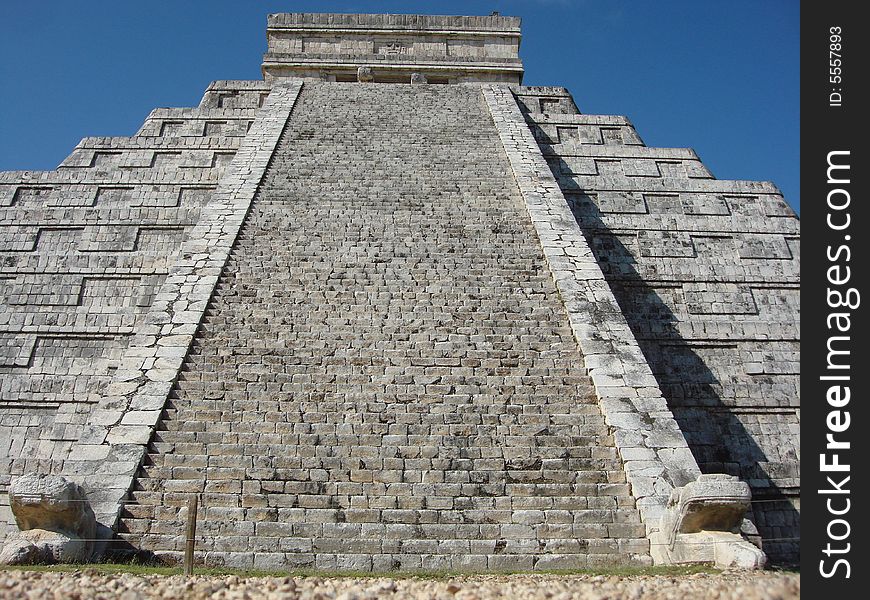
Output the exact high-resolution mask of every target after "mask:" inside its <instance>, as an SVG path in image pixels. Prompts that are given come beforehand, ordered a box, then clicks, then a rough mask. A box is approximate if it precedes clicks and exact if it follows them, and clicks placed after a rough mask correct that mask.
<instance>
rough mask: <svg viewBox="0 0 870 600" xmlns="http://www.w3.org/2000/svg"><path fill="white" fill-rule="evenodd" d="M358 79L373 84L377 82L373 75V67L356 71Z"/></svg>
mask: <svg viewBox="0 0 870 600" xmlns="http://www.w3.org/2000/svg"><path fill="white" fill-rule="evenodd" d="M356 79H357V81H362V82H371V81H374V80H375V76H374V74H373V73H372V68H371V67H359V68H358V69H357V70H356Z"/></svg>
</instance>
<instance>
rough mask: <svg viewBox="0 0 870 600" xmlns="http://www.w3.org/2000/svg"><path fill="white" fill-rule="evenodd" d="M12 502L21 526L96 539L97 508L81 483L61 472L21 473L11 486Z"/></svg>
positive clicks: (14, 512) (10, 502) (16, 520)
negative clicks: (64, 476) (95, 508)
mask: <svg viewBox="0 0 870 600" xmlns="http://www.w3.org/2000/svg"><path fill="white" fill-rule="evenodd" d="M9 504H10V506H11V507H12V513H13V514H14V515H15V522H16V523H17V525H18V529H20V530H21V531H26V530H28V529H46V530H49V531H67V532H70V533H71V534H74V535H77V536H79V537H81V538H85V539H91V540H92V539H93V538H94V535H95V527H96V522H95V520H94V511H93V510H91V507H90V504H89V503H88V499H87V497H86V496H85V493H84V490H82V488H81V486H79V485H78V484H76V483H73V482H71V481H67V480H66V479H64V478H63V477H60V476H58V475H43V474H38V475H35V474H33V475H21V476H19V477H15V478H13V479H12V482H11V484H10V485H9Z"/></svg>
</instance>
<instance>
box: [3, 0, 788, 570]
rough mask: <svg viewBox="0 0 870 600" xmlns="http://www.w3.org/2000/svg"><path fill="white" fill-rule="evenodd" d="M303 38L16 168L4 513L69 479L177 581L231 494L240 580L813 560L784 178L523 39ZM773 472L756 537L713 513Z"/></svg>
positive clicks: (308, 24) (455, 21)
mask: <svg viewBox="0 0 870 600" xmlns="http://www.w3.org/2000/svg"><path fill="white" fill-rule="evenodd" d="M267 37H268V52H267V53H266V55H265V57H264V62H263V67H262V68H263V80H261V81H217V82H214V83H212V84H211V85H210V86H209V88H208V90H206V93H205V95H204V97H203V99H202V102H201V103H200V105H199V106H198V107H195V108H178V109H157V110H155V111H153V112H152V113H151V114H150V115H149V116H148V118H147V119H146V121H145V123H144V124H143V125H142V127H141V128H140V130H139V131H138V132H137V134H136V135H134V136H132V137H117V138H85V139H83V140H82V141H81V142H80V143H79V145H78V146H77V147H76V148H75V149H74V150H73V152H72V154H71V155H70V156H69V157H68V158H67V159H66V160H64V162H63V163H62V164H61V165H60V166H59V167H58V169H57V170H55V171H50V172H33V171H25V172H4V173H0V204H2V217H0V218H2V223H0V225H2V228H0V258H2V266H0V269H2V270H0V300H2V302H3V312H2V314H3V320H2V327H3V329H2V332H0V351H2V355H0V452H2V455H0V456H2V461H0V490H4V491H5V489H6V488H7V487H8V485H9V482H10V479H11V478H13V477H15V476H16V475H20V474H24V473H54V474H59V475H63V476H64V477H66V478H68V479H70V480H73V481H75V482H77V483H79V484H81V485H82V487H83V488H84V490H85V491H86V492H87V495H88V498H89V501H90V502H91V504H92V506H93V508H94V511H95V513H96V515H97V519H98V521H99V522H100V523H102V524H103V525H105V526H106V527H108V528H112V529H113V530H114V531H115V533H116V534H117V537H118V539H119V540H120V541H121V542H122V544H123V545H125V546H126V547H128V548H134V549H137V550H147V551H152V552H155V553H157V554H161V555H165V556H168V557H178V556H179V555H180V553H181V551H182V550H183V547H184V543H185V537H184V522H185V519H186V510H187V509H186V506H187V501H188V498H189V497H190V496H191V495H192V494H195V495H197V497H198V498H199V502H200V513H199V518H198V521H199V522H198V529H197V534H198V536H197V552H198V556H199V557H200V559H201V560H203V561H204V562H206V563H208V564H214V565H226V566H234V567H246V568H253V567H256V568H270V569H271V568H277V569H280V568H286V567H316V568H327V569H355V570H356V569H363V570H387V569H420V568H424V569H442V568H447V569H470V570H501V569H511V570H517V569H519V570H532V569H568V568H584V567H595V566H599V565H606V564H638V565H644V564H650V563H652V562H657V563H663V562H664V563H666V562H691V561H693V560H696V561H708V560H712V559H711V558H710V557H711V556H713V553H714V552H721V550H717V549H716V548H719V547H726V546H727V544H726V543H725V542H721V543H720V542H711V541H709V539H708V537H709V536H708V537H707V538H703V543H702V542H700V541H691V540H700V539H701V538H688V537H685V536H687V535H689V536H691V535H696V536H697V535H707V534H706V533H703V532H706V531H707V530H708V529H709V530H713V532H714V533H715V535H719V534H720V533H721V535H730V536H732V537H734V538H739V536H738V535H737V534H736V532H737V530H738V529H740V530H741V531H742V533H743V534H744V535H748V537H749V538H750V539H752V540H753V541H755V542H756V543H759V544H760V545H761V546H762V548H763V550H764V552H766V553H767V555H768V556H769V557H770V558H771V559H772V560H774V561H780V562H789V561H793V560H795V559H796V557H797V537H798V536H799V499H798V493H799V475H798V466H799V462H798V461H799V459H798V446H799V433H798V426H799V410H800V408H799V395H798V363H799V334H798V330H799V295H798V292H799V290H798V287H799V273H800V269H799V258H800V254H799V223H798V220H797V218H796V217H795V215H794V213H793V212H792V210H791V209H790V208H789V207H788V205H787V204H786V203H785V202H784V200H783V198H782V196H781V194H780V192H779V191H778V190H777V188H776V187H775V186H774V185H772V184H770V183H759V182H747V181H722V180H717V179H715V178H714V177H713V176H712V174H711V173H710V172H709V171H708V170H707V169H706V168H705V167H704V165H703V164H702V163H701V161H700V160H699V158H698V157H697V155H696V154H695V153H694V152H693V151H692V150H689V149H681V148H677V149H673V148H649V147H646V146H645V145H644V144H643V142H642V141H641V138H640V137H639V135H638V133H637V132H636V131H635V129H634V127H633V126H632V124H631V123H630V122H629V121H628V119H626V118H625V117H618V116H604V115H585V114H581V113H580V112H579V110H578V109H577V107H576V105H575V103H574V101H573V99H572V97H571V95H570V94H569V93H568V92H567V90H565V89H564V88H558V87H524V86H522V85H521V82H522V76H523V68H522V63H521V61H520V60H519V57H518V50H519V41H520V22H519V19H517V18H513V17H502V16H489V17H443V16H424V15H349V14H342V15H338V14H278V15H270V16H269V19H268V29H267ZM702 473H703V474H705V475H701V474H702ZM715 474H722V475H730V476H733V478H732V479H727V478H725V479H722V478H720V479H716V477H715ZM699 476H700V477H699ZM738 477H739V478H740V479H741V480H742V481H743V482H745V484H748V486H749V487H748V488H747V489H751V492H752V502H751V504H750V503H749V501H748V494H747V496H746V500H745V504H741V510H740V514H739V515H738V517H737V521H735V522H736V523H737V525H736V526H735V525H734V523H731V524H730V525H728V527H725V528H724V529H728V531H724V529H723V528H722V527H717V526H716V525H715V524H712V522H706V524H703V526H698V527H695V530H691V529H692V526H690V525H688V524H687V523H688V521H685V520H684V521H680V519H681V518H682V517H680V515H679V514H678V513H680V510H681V508H680V507H682V506H685V507H688V508H686V509H685V510H684V513H685V514H688V513H691V512H692V511H693V510H695V509H696V508H697V507H702V506H704V505H711V503H712V504H716V502H720V503H721V502H725V503H727V502H732V504H733V502H734V500H733V498H731V499H729V498H730V497H729V494H727V493H720V494H719V496H722V497H728V498H725V500H723V499H722V497H719V496H717V497H716V498H715V499H714V500H715V501H713V500H711V499H710V498H709V497H706V496H704V497H701V496H698V497H697V498H696V497H695V496H694V495H693V494H695V495H697V494H698V493H700V492H698V490H699V489H701V488H703V487H704V486H705V485H707V486H708V487H710V485H712V484H709V483H704V482H710V481H720V480H721V481H726V480H727V482H730V483H729V485H730V484H735V485H736V484H738V483H740V482H739V481H738V480H737V479H736V478H738ZM745 484H743V483H740V485H744V487H745ZM716 485H718V484H716ZM692 486H695V487H692ZM713 487H715V486H713ZM705 489H706V488H705ZM717 489H718V488H717ZM729 489H731V488H729ZM690 492H691V493H690ZM714 495H715V494H714ZM669 500H670V504H669ZM693 502H694V504H693ZM740 502H741V503H743V502H744V500H740ZM747 507H749V510H748V512H747V514H746V518H743V517H742V514H743V511H745V510H746V508H747ZM3 509H4V512H3V513H2V514H3V517H4V522H5V523H6V525H5V529H4V531H5V532H9V531H13V530H14V529H15V519H14V517H13V516H12V514H11V511H10V510H9V507H8V506H4V507H3ZM701 510H702V512H703V509H701ZM686 511H688V512H686ZM681 514H682V513H681ZM702 521H703V519H702ZM674 523H676V524H674ZM681 523H682V524H681ZM669 524H670V525H669ZM668 527H672V531H671V530H669V529H668ZM729 528H730V529H729ZM720 529H723V531H721V532H720V531H719V530H720ZM701 530H703V531H702V532H701V533H699V531H701ZM669 531H670V533H668V532H669ZM708 533H709V532H708ZM0 535H5V533H2V532H0ZM710 535H713V534H710ZM681 536H683V537H681ZM714 537H715V536H714ZM710 539H712V538H710ZM717 539H718V538H717ZM729 540H731V538H729ZM733 541H734V540H731V542H733ZM731 542H729V543H731ZM681 543H682V544H684V545H683V546H680V544H681ZM734 543H738V542H734ZM675 544H676V545H675ZM695 546H697V548H695ZM687 549H688V550H687ZM721 560H725V559H721V557H720V556H719V555H717V556H716V561H720V562H721Z"/></svg>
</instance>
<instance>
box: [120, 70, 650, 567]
mask: <svg viewBox="0 0 870 600" xmlns="http://www.w3.org/2000/svg"><path fill="white" fill-rule="evenodd" d="M438 87H447V86H428V87H426V86H424V88H425V89H422V90H419V91H418V90H412V89H411V88H409V87H408V86H389V85H387V86H386V87H384V86H354V85H344V84H326V83H311V84H309V83H306V84H305V86H303V89H302V92H301V94H300V96H299V99H298V101H297V103H296V106H295V108H294V111H293V114H292V115H291V118H290V122H289V124H288V125H287V127H286V129H285V131H284V134H283V136H282V139H281V141H280V142H279V144H278V148H277V150H276V152H275V154H274V155H273V157H272V160H271V162H270V167H269V170H268V171H267V173H266V176H265V177H264V180H263V184H262V185H261V188H260V191H259V193H258V195H257V197H256V198H255V200H254V203H253V205H252V206H251V210H250V212H249V215H248V217H247V219H246V221H245V223H244V225H243V227H242V229H241V231H240V234H239V238H238V240H237V242H236V244H235V247H234V248H233V252H232V255H231V257H230V260H229V262H228V264H227V266H226V268H225V269H224V272H223V273H222V275H221V278H220V280H219V282H218V285H217V288H216V291H215V294H214V296H213V298H212V300H211V302H210V303H209V307H208V309H207V311H206V315H205V318H204V320H203V322H202V324H201V326H200V328H199V330H198V333H197V336H196V338H195V340H194V342H193V345H192V349H191V351H190V353H189V355H188V356H187V358H186V360H185V366H184V368H183V370H182V372H181V374H180V377H179V379H178V382H177V384H176V388H175V390H174V391H173V393H172V397H171V400H170V402H169V403H168V405H167V407H166V410H165V411H164V412H163V415H162V420H161V423H160V427H159V430H158V431H157V432H156V434H155V435H154V438H153V441H152V443H151V445H150V448H149V452H150V453H149V455H148V457H147V459H146V462H145V466H144V467H143V468H142V469H141V471H140V472H139V475H138V477H137V480H136V483H135V487H134V491H133V492H132V493H131V501H132V502H133V503H135V504H134V505H133V506H136V505H141V506H148V507H150V510H152V511H154V512H151V513H149V512H148V509H145V508H133V506H131V507H129V508H128V509H127V510H128V512H126V513H125V516H124V517H122V521H123V523H124V526H125V527H126V532H125V533H124V536H125V539H127V540H128V541H129V542H130V543H131V544H133V545H135V546H138V547H141V548H143V549H150V550H154V551H158V552H170V553H172V552H178V551H180V550H181V549H182V547H183V535H182V533H181V531H182V528H183V521H184V519H185V515H186V509H185V508H184V507H185V506H186V504H187V501H188V499H189V498H190V494H193V493H196V494H198V495H199V498H200V504H201V509H200V528H199V529H198V533H199V534H201V535H202V536H203V538H202V539H203V546H202V552H204V553H205V555H206V556H211V557H212V558H211V560H213V562H215V563H216V564H217V563H220V562H221V561H229V562H230V563H234V562H239V563H240V564H241V563H244V564H250V565H253V564H254V561H257V564H265V562H268V561H274V564H277V565H282V566H283V565H292V564H307V565H312V566H313V565H332V567H333V568H337V567H338V566H346V565H350V564H358V565H360V566H361V568H374V565H376V564H378V565H380V564H383V565H386V566H387V567H389V568H393V567H394V566H395V565H399V566H407V565H411V564H415V565H417V568H420V566H421V565H423V564H429V563H432V564H434V563H435V562H437V561H442V562H444V561H446V563H449V564H454V562H455V565H456V566H459V565H461V564H464V563H462V561H466V562H467V561H471V562H474V561H477V562H478V563H479V564H481V565H483V567H482V568H491V567H489V566H487V565H498V564H502V565H504V568H529V569H531V568H536V567H537V568H543V567H541V566H540V565H547V564H549V565H551V566H550V568H554V567H553V565H559V564H561V565H562V568H570V565H574V564H577V565H582V566H584V567H585V566H587V565H588V564H590V561H592V562H594V561H595V560H599V559H597V558H595V557H602V558H601V559H600V560H605V559H607V560H615V562H624V561H623V560H622V559H621V558H620V559H618V560H616V558H617V557H618V555H619V554H620V553H621V554H623V555H625V556H627V557H632V556H634V555H639V556H640V557H641V558H638V560H639V561H640V562H642V563H644V562H648V561H649V559H648V544H647V542H646V540H645V531H644V528H643V527H641V526H640V521H639V515H638V513H637V510H636V508H635V501H634V498H633V497H632V496H631V489H630V487H629V485H628V484H627V483H626V482H625V474H624V471H623V469H622V464H621V461H620V458H619V456H618V453H617V451H616V449H615V448H614V444H613V439H612V435H611V432H610V428H609V427H608V426H607V425H606V424H605V422H604V419H603V417H602V415H601V413H600V410H599V408H598V406H597V396H596V394H595V390H594V387H593V386H592V382H591V380H590V379H589V377H588V373H587V371H586V369H585V367H584V366H583V364H584V361H583V356H582V355H581V353H580V352H579V349H578V347H577V344H576V341H575V340H574V337H573V334H572V331H571V328H570V326H569V323H568V321H567V318H566V314H565V309H564V306H563V305H562V303H561V300H560V299H559V296H558V293H557V292H556V288H555V285H554V283H553V281H552V276H551V274H550V273H549V271H548V268H547V264H546V263H545V262H544V259H543V255H542V250H541V247H540V244H539V242H538V239H537V236H536V234H535V231H534V228H533V227H532V225H531V223H530V221H529V218H528V214H527V212H526V208H525V206H524V203H523V201H522V198H521V197H520V196H519V194H518V190H517V188H516V184H515V182H514V179H513V175H512V173H511V171H510V167H509V165H508V163H507V160H506V157H505V156H504V151H503V149H502V146H501V142H500V140H499V138H498V134H497V132H496V131H495V128H494V126H493V123H492V118H491V116H490V115H489V112H488V111H487V110H486V108H485V104H484V103H483V101H482V98H481V96H480V90H479V89H477V88H475V87H467V86H454V87H450V88H449V89H433V88H438ZM173 511H175V512H174V513H173ZM326 531H328V532H329V533H328V534H326V533H324V532H326ZM282 544H283V546H282ZM560 544H561V545H560ZM569 546H570V548H569ZM243 552H247V553H248V555H247V558H243V557H242V553H243ZM566 556H567V557H572V556H574V557H576V558H565V557H566ZM255 557H259V558H255ZM348 557H350V558H348ZM412 557H414V558H412ZM468 557H471V558H468ZM559 557H561V558H559ZM206 560H209V559H208V558H207V559H206ZM628 560H634V559H633V558H629V559H628ZM500 561H501V562H500Z"/></svg>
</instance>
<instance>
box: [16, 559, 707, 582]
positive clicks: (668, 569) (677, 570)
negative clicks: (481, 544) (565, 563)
mask: <svg viewBox="0 0 870 600" xmlns="http://www.w3.org/2000/svg"><path fill="white" fill-rule="evenodd" d="M4 570H25V571H38V572H61V573H67V572H76V571H79V572H82V571H84V572H90V573H99V574H106V575H110V574H116V573H130V574H132V575H167V576H168V575H181V574H182V573H183V572H184V570H183V569H182V567H166V566H157V565H142V564H129V563H127V564H122V563H92V564H82V565H27V566H14V567H0V571H4ZM719 572H720V571H719V570H718V569H715V568H713V567H711V566H709V565H688V566H660V567H610V568H601V569H578V570H552V571H500V572H495V571H477V572H472V571H383V572H371V571H329V570H321V569H291V570H287V571H261V570H241V569H225V568H219V567H197V568H195V569H194V574H195V575H209V576H222V575H235V576H238V577H321V578H336V577H365V578H374V577H389V578H392V579H431V580H445V579H452V578H455V577H468V576H475V575H519V574H523V575H555V576H572V575H586V576H595V575H601V576H609V577H631V576H651V575H660V576H662V575H663V576H668V577H681V576H687V575H694V574H696V573H710V574H715V573H719Z"/></svg>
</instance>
